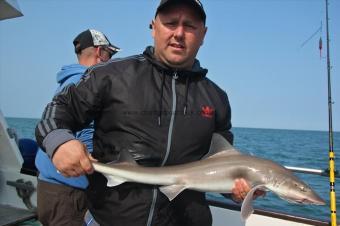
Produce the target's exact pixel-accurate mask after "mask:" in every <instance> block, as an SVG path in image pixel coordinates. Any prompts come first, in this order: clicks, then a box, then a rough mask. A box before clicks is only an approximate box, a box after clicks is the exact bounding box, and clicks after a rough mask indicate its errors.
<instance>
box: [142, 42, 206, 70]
mask: <svg viewBox="0 0 340 226" xmlns="http://www.w3.org/2000/svg"><path fill="white" fill-rule="evenodd" d="M143 55H144V56H145V58H146V59H147V60H149V61H150V62H151V63H152V64H153V65H154V66H155V67H157V68H158V69H159V70H162V71H164V72H165V73H166V74H169V75H172V74H173V73H174V72H175V71H176V72H177V75H178V76H179V77H186V76H194V77H205V76H206V74H207V73H208V70H207V69H205V68H202V67H201V65H200V62H199V61H198V60H197V59H195V63H194V65H193V67H192V68H191V69H190V70H182V69H181V70H177V69H176V68H171V67H169V66H167V65H165V64H164V63H162V62H160V61H159V60H157V59H156V58H155V55H154V48H153V47H152V46H148V47H146V49H145V51H144V52H143Z"/></svg>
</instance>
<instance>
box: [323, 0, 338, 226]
mask: <svg viewBox="0 0 340 226" xmlns="http://www.w3.org/2000/svg"><path fill="white" fill-rule="evenodd" d="M326 32H327V80H328V125H329V129H328V132H329V133H328V137H329V185H330V211H331V226H337V224H336V196H335V177H334V172H335V153H334V149H333V122H332V104H333V102H332V92H331V90H332V89H331V88H332V87H331V64H330V56H329V28H328V0H326Z"/></svg>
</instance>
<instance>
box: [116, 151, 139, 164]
mask: <svg viewBox="0 0 340 226" xmlns="http://www.w3.org/2000/svg"><path fill="white" fill-rule="evenodd" d="M118 162H119V163H129V164H132V165H137V162H136V161H135V160H134V158H133V157H132V155H131V154H130V152H129V150H126V149H125V150H122V151H121V152H120V155H119V160H118Z"/></svg>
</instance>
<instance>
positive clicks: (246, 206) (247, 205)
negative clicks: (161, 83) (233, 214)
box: [241, 185, 264, 220]
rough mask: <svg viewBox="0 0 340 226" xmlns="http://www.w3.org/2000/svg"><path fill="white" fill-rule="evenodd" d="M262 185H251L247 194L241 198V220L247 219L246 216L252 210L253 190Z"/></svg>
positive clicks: (262, 186)
mask: <svg viewBox="0 0 340 226" xmlns="http://www.w3.org/2000/svg"><path fill="white" fill-rule="evenodd" d="M263 188H264V185H257V186H255V187H253V188H252V189H251V190H250V191H249V192H248V194H247V195H246V197H245V199H244V200H243V203H242V206H241V217H242V219H243V220H247V218H248V217H249V216H250V214H252V213H253V212H254V208H253V199H254V198H253V196H254V192H255V191H256V190H257V189H263Z"/></svg>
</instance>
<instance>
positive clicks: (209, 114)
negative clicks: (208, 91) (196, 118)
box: [201, 106, 215, 118]
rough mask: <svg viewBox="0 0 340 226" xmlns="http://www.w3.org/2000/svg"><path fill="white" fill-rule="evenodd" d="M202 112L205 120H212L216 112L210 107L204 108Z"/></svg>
mask: <svg viewBox="0 0 340 226" xmlns="http://www.w3.org/2000/svg"><path fill="white" fill-rule="evenodd" d="M201 110H202V111H201V115H202V116H203V117H205V118H212V117H213V115H214V112H215V109H213V108H212V107H209V106H203V107H202V109H201Z"/></svg>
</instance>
